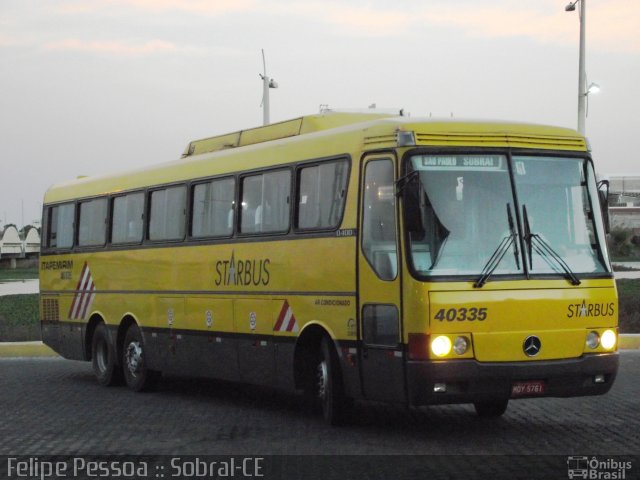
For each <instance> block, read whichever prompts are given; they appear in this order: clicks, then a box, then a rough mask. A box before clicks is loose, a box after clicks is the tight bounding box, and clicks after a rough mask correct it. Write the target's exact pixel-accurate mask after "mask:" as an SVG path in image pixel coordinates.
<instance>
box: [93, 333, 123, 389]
mask: <svg viewBox="0 0 640 480" xmlns="http://www.w3.org/2000/svg"><path fill="white" fill-rule="evenodd" d="M116 358H117V354H116V348H115V345H114V343H113V342H112V341H111V335H110V334H109V330H108V329H107V326H106V325H105V324H104V323H100V324H98V326H97V327H96V329H95V331H94V332H93V338H92V341H91V364H92V366H93V373H94V374H95V376H96V380H97V381H98V383H99V384H100V385H103V386H105V387H109V386H112V385H121V384H122V368H121V367H120V366H119V365H118V362H117V361H116Z"/></svg>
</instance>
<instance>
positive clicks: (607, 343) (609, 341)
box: [600, 330, 616, 350]
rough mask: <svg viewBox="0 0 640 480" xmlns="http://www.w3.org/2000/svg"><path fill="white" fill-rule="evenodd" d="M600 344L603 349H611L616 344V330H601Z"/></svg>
mask: <svg viewBox="0 0 640 480" xmlns="http://www.w3.org/2000/svg"><path fill="white" fill-rule="evenodd" d="M600 344H601V345H602V348H604V349H605V350H612V349H613V347H615V346H616V332H614V331H613V330H605V331H604V332H602V337H601V338H600Z"/></svg>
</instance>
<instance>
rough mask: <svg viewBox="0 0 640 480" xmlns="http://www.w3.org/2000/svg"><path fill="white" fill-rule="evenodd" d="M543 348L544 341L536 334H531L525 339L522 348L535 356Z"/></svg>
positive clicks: (529, 354)
mask: <svg viewBox="0 0 640 480" xmlns="http://www.w3.org/2000/svg"><path fill="white" fill-rule="evenodd" d="M541 348H542V342H540V339H539V338H538V337H536V336H535V335H530V336H528V337H527V338H525V339H524V343H523V344H522V350H524V353H525V355H526V356H528V357H535V356H536V355H537V354H538V353H540V349H541Z"/></svg>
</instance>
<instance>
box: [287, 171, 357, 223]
mask: <svg viewBox="0 0 640 480" xmlns="http://www.w3.org/2000/svg"><path fill="white" fill-rule="evenodd" d="M347 171H348V163H347V161H346V160H339V161H333V162H324V163H321V164H319V165H311V166H306V167H301V168H300V169H299V170H298V195H297V204H298V209H297V214H296V215H297V216H296V223H295V226H296V227H297V228H298V229H300V230H303V229H309V230H311V229H329V228H336V227H337V226H338V222H340V220H341V218H342V211H343V210H344V203H345V200H346V185H347Z"/></svg>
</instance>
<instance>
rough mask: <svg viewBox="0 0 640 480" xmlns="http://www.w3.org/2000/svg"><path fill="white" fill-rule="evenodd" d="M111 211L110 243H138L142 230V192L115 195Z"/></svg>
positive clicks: (140, 239)
mask: <svg viewBox="0 0 640 480" xmlns="http://www.w3.org/2000/svg"><path fill="white" fill-rule="evenodd" d="M112 212H113V213H112V215H111V243H114V244H118V243H140V242H141V241H142V234H143V232H144V228H143V227H144V222H143V214H144V193H143V192H135V193H128V194H126V195H121V196H119V197H115V198H114V199H113V203H112Z"/></svg>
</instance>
